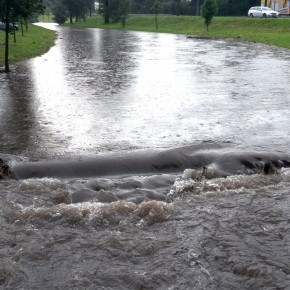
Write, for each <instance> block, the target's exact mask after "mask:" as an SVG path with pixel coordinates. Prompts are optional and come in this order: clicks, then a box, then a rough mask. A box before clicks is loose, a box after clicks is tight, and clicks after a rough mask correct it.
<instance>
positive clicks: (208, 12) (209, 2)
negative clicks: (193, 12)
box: [201, 0, 218, 31]
mask: <svg viewBox="0 0 290 290" xmlns="http://www.w3.org/2000/svg"><path fill="white" fill-rule="evenodd" d="M217 11H218V6H217V3H216V0H205V1H204V3H203V5H202V7H201V16H202V18H204V24H205V25H206V30H207V31H208V27H209V25H210V24H211V22H212V19H213V17H214V15H216V14H217Z"/></svg>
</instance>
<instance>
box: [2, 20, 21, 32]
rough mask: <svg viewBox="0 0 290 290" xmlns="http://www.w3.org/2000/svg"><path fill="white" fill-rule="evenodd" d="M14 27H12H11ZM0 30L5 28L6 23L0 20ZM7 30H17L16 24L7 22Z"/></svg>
mask: <svg viewBox="0 0 290 290" xmlns="http://www.w3.org/2000/svg"><path fill="white" fill-rule="evenodd" d="M13 28H14V29H13ZM0 30H2V31H5V30H6V23H3V22H0ZM9 30H10V31H13V30H18V25H16V24H14V25H13V24H11V23H10V24H9Z"/></svg>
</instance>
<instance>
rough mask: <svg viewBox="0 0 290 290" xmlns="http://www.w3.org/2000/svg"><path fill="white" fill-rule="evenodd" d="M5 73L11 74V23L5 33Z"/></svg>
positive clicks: (7, 25)
mask: <svg viewBox="0 0 290 290" xmlns="http://www.w3.org/2000/svg"><path fill="white" fill-rule="evenodd" d="M5 72H9V22H8V24H7V23H6V31H5Z"/></svg>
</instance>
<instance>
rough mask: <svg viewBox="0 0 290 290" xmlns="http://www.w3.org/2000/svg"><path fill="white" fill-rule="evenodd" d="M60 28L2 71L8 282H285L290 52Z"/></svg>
mask: <svg viewBox="0 0 290 290" xmlns="http://www.w3.org/2000/svg"><path fill="white" fill-rule="evenodd" d="M56 29H57V34H58V38H57V41H56V45H55V46H54V47H53V48H51V50H50V51H49V52H48V53H46V54H45V55H43V56H41V57H37V58H34V59H31V60H29V61H25V62H21V63H17V64H15V65H13V66H11V73H9V74H7V75H6V74H1V75H0V82H1V89H0V96H1V98H0V104H1V106H0V118H1V122H0V140H1V143H0V144H1V150H0V153H1V154H0V155H1V156H0V157H1V158H2V159H4V160H5V161H7V162H8V163H9V165H10V166H11V169H12V171H13V178H11V179H2V180H1V183H0V197H1V198H0V204H1V211H0V213H1V215H0V224H1V228H2V235H1V238H0V254H1V255H0V289H5V290H6V289H62V290H63V289H197V290H199V289H212V290H215V289H220V290H224V289H289V285H290V270H289V269H290V255H289V248H290V247H289V246H290V227H289V219H290V214H289V211H290V195H289V188H290V169H289V167H290V154H289V134H290V128H289V126H288V124H289V123H290V94H289V79H290V71H289V64H290V53H289V50H284V49H280V48H275V47H270V46H265V45H261V44H254V43H247V42H238V41H235V40H205V39H192V38H186V36H183V35H171V34H159V33H143V32H130V31H115V30H99V29H71V28H65V27H61V28H60V27H57V28H56Z"/></svg>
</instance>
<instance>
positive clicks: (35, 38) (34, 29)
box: [0, 24, 56, 67]
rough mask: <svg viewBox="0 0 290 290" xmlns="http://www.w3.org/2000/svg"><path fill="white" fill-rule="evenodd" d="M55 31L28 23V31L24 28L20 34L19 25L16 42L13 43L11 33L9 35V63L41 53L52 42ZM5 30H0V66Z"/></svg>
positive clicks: (46, 49) (2, 58) (2, 61)
mask: <svg viewBox="0 0 290 290" xmlns="http://www.w3.org/2000/svg"><path fill="white" fill-rule="evenodd" d="M55 37H56V35H55V32H54V31H52V30H48V29H44V28H41V27H38V26H35V25H32V24H30V25H29V26H28V31H26V30H25V28H24V35H23V36H22V33H21V30H20V27H19V31H17V32H16V43H14V37H13V35H10V37H9V38H10V51H9V61H10V63H13V62H16V61H20V60H25V59H29V58H31V57H35V56H39V55H42V54H43V53H45V52H47V51H48V50H49V48H50V47H51V46H52V45H53V44H54V41H55ZM4 43H5V32H3V31H0V67H2V66H4V53H5V51H4V50H5V46H4Z"/></svg>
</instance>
